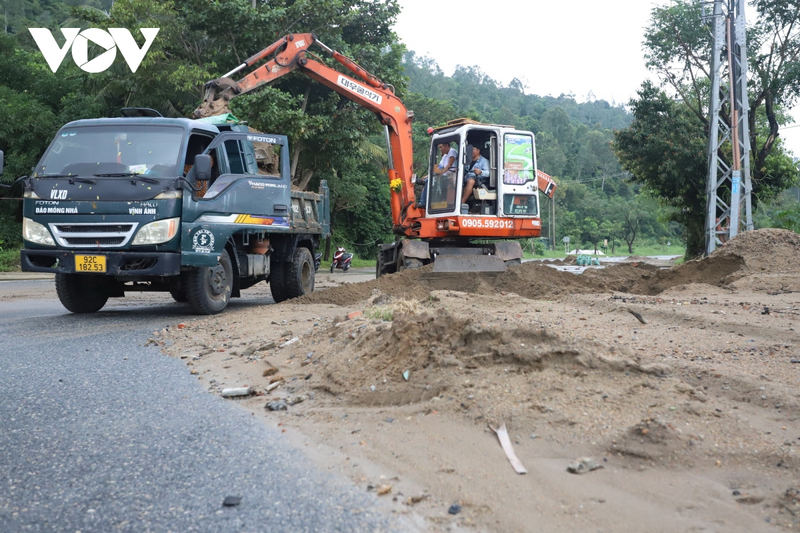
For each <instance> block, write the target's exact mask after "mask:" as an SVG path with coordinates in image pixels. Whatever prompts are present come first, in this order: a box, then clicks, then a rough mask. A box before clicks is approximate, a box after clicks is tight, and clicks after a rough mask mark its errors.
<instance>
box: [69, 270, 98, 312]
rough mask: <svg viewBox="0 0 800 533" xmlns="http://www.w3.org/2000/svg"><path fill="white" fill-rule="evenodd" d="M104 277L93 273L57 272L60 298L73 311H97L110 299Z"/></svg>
mask: <svg viewBox="0 0 800 533" xmlns="http://www.w3.org/2000/svg"><path fill="white" fill-rule="evenodd" d="M103 278H104V276H93V275H91V274H56V293H57V294H58V299H59V300H61V304H62V305H63V306H64V307H66V308H67V311H70V312H72V313H96V312H97V311H99V310H100V309H102V308H103V306H104V305H106V302H107V301H108V291H106V290H105V289H104V286H105V283H104V282H105V281H106V280H105V279H103Z"/></svg>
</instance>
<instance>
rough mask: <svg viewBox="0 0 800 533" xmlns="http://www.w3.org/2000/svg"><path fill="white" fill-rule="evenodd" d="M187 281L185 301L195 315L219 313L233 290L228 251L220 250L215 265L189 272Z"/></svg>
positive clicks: (231, 269)
mask: <svg viewBox="0 0 800 533" xmlns="http://www.w3.org/2000/svg"><path fill="white" fill-rule="evenodd" d="M187 281H188V283H187V286H186V299H187V300H188V301H189V304H190V305H191V306H192V309H193V310H194V312H195V313H197V314H199V315H215V314H217V313H221V312H222V311H223V310H224V309H225V308H226V307H227V306H228V302H229V301H230V299H231V291H232V289H233V267H232V265H231V258H230V256H229V255H228V251H227V250H222V255H220V258H219V263H217V264H216V265H214V266H206V267H199V268H196V269H195V270H193V271H191V272H190V273H189V275H188V276H187Z"/></svg>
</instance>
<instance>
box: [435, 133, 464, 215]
mask: <svg viewBox="0 0 800 533" xmlns="http://www.w3.org/2000/svg"><path fill="white" fill-rule="evenodd" d="M458 144H459V139H458V136H453V137H452V138H451V137H446V138H443V139H437V140H436V142H435V143H433V146H432V149H431V158H430V164H429V167H428V175H429V176H430V178H429V180H428V181H429V184H428V187H430V188H429V190H428V211H429V212H430V213H452V212H453V211H455V209H456V193H457V191H458V176H460V172H459V166H460V161H461V158H460V157H459V155H458V148H457V147H458ZM441 145H445V146H446V147H447V150H448V152H447V153H449V150H451V149H454V150H455V151H456V158H455V162H454V163H453V165H452V166H451V167H450V168H449V169H445V170H446V171H445V172H444V173H443V174H435V173H434V170H436V169H437V167H438V166H439V164H440V163H441V162H443V161H445V160H446V159H448V157H447V153H445V154H442V151H441V149H440V148H439V147H440V146H441Z"/></svg>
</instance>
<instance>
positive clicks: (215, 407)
mask: <svg viewBox="0 0 800 533" xmlns="http://www.w3.org/2000/svg"><path fill="white" fill-rule="evenodd" d="M52 287H53V282H52V281H50V280H32V281H5V282H0V339H2V343H3V345H2V348H0V391H2V395H1V396H0V427H2V431H0V531H4V532H16V531H59V532H61V531H64V532H70V533H72V532H78V531H80V532H82V533H87V532H104V533H105V532H113V531H132V532H133V531H135V532H144V531H175V532H189V531H199V532H215V531H220V532H232V531H248V532H255V531H269V532H281V531H287V532H288V531H291V532H300V531H314V532H318V531H348V532H349V531H370V532H372V531H389V530H394V529H397V530H407V529H408V527H407V524H406V525H398V524H397V523H392V522H390V520H389V519H388V518H387V517H386V515H385V514H384V512H383V511H381V510H380V509H379V507H378V504H377V503H376V500H375V499H374V498H373V497H371V496H370V495H368V494H366V493H363V492H361V491H358V490H357V489H356V488H354V487H353V486H352V485H351V484H350V483H349V482H348V481H347V480H346V479H343V478H337V477H334V476H332V475H330V474H328V473H325V472H321V471H318V470H316V469H315V468H314V467H313V466H311V465H310V464H309V463H310V461H309V460H308V459H307V458H306V456H305V455H304V454H303V452H301V451H300V450H298V449H295V448H293V447H292V446H291V445H289V444H288V443H286V441H285V439H282V438H281V435H280V434H279V433H276V432H275V430H273V429H271V428H268V427H266V426H265V425H264V424H263V423H259V422H256V421H255V420H254V418H255V417H252V416H251V415H250V414H249V413H248V412H246V411H245V410H243V409H240V408H238V407H237V406H235V405H232V402H231V401H230V400H221V399H219V398H217V397H215V396H212V395H210V394H208V393H207V392H206V391H205V389H204V387H203V385H202V384H201V382H198V380H197V379H196V378H195V377H194V376H191V375H190V374H189V370H188V369H187V367H186V365H185V364H184V363H183V362H181V361H179V360H175V359H172V358H169V357H167V356H164V355H162V354H161V353H160V352H159V351H158V350H157V349H156V348H153V347H145V346H144V344H145V342H146V341H147V339H148V337H149V336H150V334H151V333H152V332H153V331H154V330H157V329H160V328H162V327H164V326H165V325H168V324H175V323H177V322H180V321H181V319H182V318H183V317H184V316H185V313H187V311H188V308H187V307H186V306H184V305H180V304H175V303H172V302H171V300H170V299H169V298H168V297H164V296H163V295H144V296H137V297H136V298H134V299H130V300H118V301H115V302H113V303H110V304H109V306H108V308H107V309H106V310H103V311H101V312H100V313H98V314H95V315H88V316H87V315H73V314H69V313H67V312H66V311H65V310H64V309H63V307H61V305H60V304H59V302H58V300H57V299H56V298H55V294H54V291H53V288H52ZM263 298H264V297H263V296H262V297H261V299H262V300H263ZM249 303H250V304H251V305H253V304H256V303H264V302H263V301H259V300H258V299H256V300H251V301H250V302H249ZM234 305H248V301H247V300H245V301H244V302H241V303H236V304H234ZM227 496H238V497H241V498H242V499H241V503H240V504H239V505H237V506H233V507H225V506H223V505H222V502H223V500H224V499H225V498H226V497H227Z"/></svg>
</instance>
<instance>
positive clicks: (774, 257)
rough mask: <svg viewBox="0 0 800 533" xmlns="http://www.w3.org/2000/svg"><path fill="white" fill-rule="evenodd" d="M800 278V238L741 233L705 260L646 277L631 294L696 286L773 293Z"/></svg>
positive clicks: (776, 233) (768, 232)
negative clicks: (780, 286)
mask: <svg viewBox="0 0 800 533" xmlns="http://www.w3.org/2000/svg"><path fill="white" fill-rule="evenodd" d="M798 275H800V235H798V234H797V233H794V232H792V231H787V230H782V229H774V228H768V229H761V230H756V231H748V232H745V233H742V234H740V235H738V236H736V237H735V238H734V239H732V240H730V241H729V242H727V243H726V244H725V245H724V246H722V247H721V248H719V249H717V250H715V251H714V253H712V254H711V255H709V256H708V257H705V258H703V259H695V260H692V261H688V262H686V263H684V264H682V265H678V266H677V267H674V268H671V269H669V270H661V271H658V272H656V273H655V274H654V275H653V276H649V277H643V278H642V279H641V280H640V281H638V282H636V283H634V284H633V286H632V287H631V289H630V292H632V293H635V294H649V295H655V294H660V293H662V292H664V291H666V290H667V289H670V288H672V287H675V286H678V285H688V284H695V283H703V284H707V285H715V286H718V287H724V286H730V285H733V287H735V288H748V289H752V290H771V289H774V287H773V286H774V285H775V283H778V284H779V285H785V284H786V283H787V282H789V281H791V280H792V279H793V278H797V276H798ZM776 276H777V278H776Z"/></svg>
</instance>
